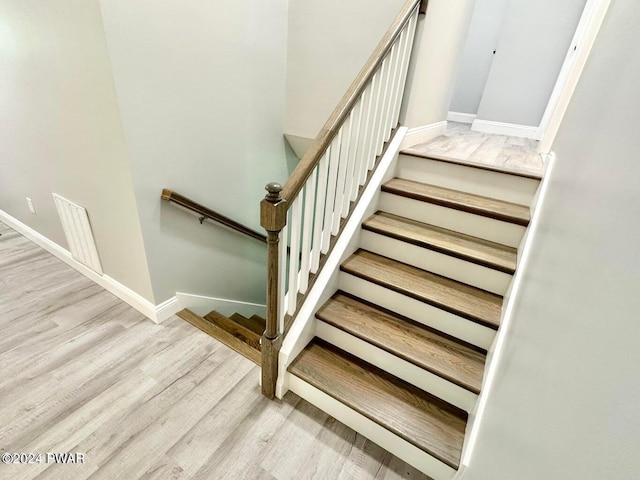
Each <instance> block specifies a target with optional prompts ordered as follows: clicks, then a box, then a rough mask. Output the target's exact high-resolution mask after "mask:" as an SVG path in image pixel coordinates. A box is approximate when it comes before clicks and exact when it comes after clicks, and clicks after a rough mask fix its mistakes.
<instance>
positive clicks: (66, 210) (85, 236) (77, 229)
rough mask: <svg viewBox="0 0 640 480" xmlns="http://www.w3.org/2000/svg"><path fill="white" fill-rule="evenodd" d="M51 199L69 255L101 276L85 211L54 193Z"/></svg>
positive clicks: (100, 268) (100, 267)
mask: <svg viewBox="0 0 640 480" xmlns="http://www.w3.org/2000/svg"><path fill="white" fill-rule="evenodd" d="M53 199H54V201H55V202H56V208H57V209H58V215H60V222H62V229H63V230H64V235H65V236H66V237H67V244H68V245H69V249H70V250H71V255H72V256H73V258H75V259H76V260H78V261H79V262H81V263H83V264H84V265H86V266H87V267H89V268H90V269H91V270H94V271H96V272H98V273H100V274H102V266H101V265H100V257H98V249H97V248H96V242H95V240H94V238H93V232H92V231H91V224H90V223H89V215H87V209H86V208H84V207H81V206H80V205H78V204H76V203H73V202H70V201H69V200H67V199H66V198H64V197H61V196H60V195H56V194H55V193H54V194H53Z"/></svg>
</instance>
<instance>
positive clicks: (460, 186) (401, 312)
mask: <svg viewBox="0 0 640 480" xmlns="http://www.w3.org/2000/svg"><path fill="white" fill-rule="evenodd" d="M426 6H427V1H426V0H407V1H406V3H405V5H404V6H403V7H402V9H401V11H400V12H399V14H398V16H397V17H396V19H395V20H394V21H393V22H392V24H391V26H390V27H389V29H388V30H387V32H386V33H385V35H384V37H383V38H382V40H381V41H380V43H379V44H378V46H377V47H376V49H375V50H374V52H373V53H372V55H371V57H370V58H369V60H368V61H367V62H366V63H365V65H364V66H363V68H362V69H361V71H360V72H359V73H358V75H357V76H356V78H355V79H354V81H353V82H352V84H351V86H350V87H349V89H348V90H347V92H346V93H345V95H344V96H343V98H342V99H341V100H340V102H339V103H338V105H337V106H336V107H335V108H334V110H333V112H332V114H331V116H330V117H329V119H328V120H327V122H326V123H325V125H324V126H323V127H322V129H321V130H320V132H319V134H318V136H317V137H316V139H315V140H314V141H313V143H312V145H311V146H310V147H309V149H308V150H307V152H306V153H305V155H304V156H303V158H302V159H301V160H300V162H299V164H298V165H297V166H296V168H295V169H294V171H293V173H292V174H291V176H290V177H289V179H287V181H286V182H285V184H284V185H280V184H279V183H277V182H272V183H269V184H267V186H266V190H267V195H266V196H265V198H264V199H263V200H262V201H261V203H260V224H261V226H262V227H263V228H264V229H265V230H266V232H267V235H266V237H264V236H262V234H260V233H258V232H254V231H252V230H251V229H248V228H246V227H244V226H242V225H239V224H237V222H234V221H231V220H230V219H228V218H226V217H222V216H221V215H219V214H217V213H216V212H213V211H210V210H208V209H204V208H201V207H200V206H197V205H194V204H193V202H192V201H189V199H187V198H186V197H183V196H180V195H175V194H174V193H173V192H170V191H167V192H163V198H166V199H170V200H172V201H174V202H175V203H177V204H178V205H180V206H184V207H189V206H190V205H191V210H192V211H194V212H197V213H198V214H199V215H201V217H200V218H201V220H202V219H204V218H210V219H212V220H214V221H217V222H220V223H222V224H224V225H226V226H229V227H230V228H234V229H235V230H237V231H238V232H241V233H244V234H246V235H250V236H252V237H253V238H256V240H260V241H264V242H265V243H266V245H267V265H266V267H267V268H266V270H267V272H266V280H267V285H266V287H267V288H266V290H267V292H266V293H267V295H266V320H265V319H262V318H258V317H252V318H245V317H241V316H239V315H237V314H236V315H232V316H231V317H225V316H223V315H220V314H219V313H217V312H211V313H209V314H207V315H205V316H204V317H200V316H198V315H196V314H194V313H193V312H190V311H189V310H183V311H182V312H180V313H179V315H180V316H181V317H182V318H184V319H185V320H187V321H189V322H191V323H192V324H193V325H195V326H196V327H198V328H200V329H201V330H203V331H205V332H207V333H208V334H210V335H212V336H214V337H215V338H217V339H219V340H221V341H222V342H223V343H225V344H226V345H228V346H229V347H231V348H233V349H235V350H236V351H238V352H239V353H241V354H243V355H245V356H246V357H248V358H250V359H252V360H253V361H254V362H256V363H258V364H260V365H261V374H262V377H261V378H262V384H261V388H262V393H263V394H264V395H265V396H267V397H269V398H273V397H274V396H278V397H282V396H283V395H285V394H286V393H287V391H289V390H291V391H293V392H294V393H296V394H298V395H299V396H301V397H302V398H304V399H306V400H307V401H309V402H310V403H312V404H314V405H316V406H317V407H318V408H320V409H322V410H324V411H325V412H327V413H328V414H330V415H332V416H333V417H335V418H336V419H338V420H339V421H341V422H342V423H344V424H346V425H348V426H350V427H351V428H353V429H354V430H355V431H357V432H359V433H360V434H362V435H364V436H365V437H367V438H369V439H370V440H372V441H374V442H376V443H377V444H379V445H380V446H382V447H383V448H385V449H387V450H388V451H389V452H391V453H392V454H394V455H396V456H397V457H399V458H401V459H402V460H404V461H406V462H407V463H409V464H411V465H413V466H414V467H416V468H417V469H419V470H420V471H422V472H424V473H425V474H427V475H429V476H430V477H432V478H433V479H435V480H450V479H452V478H453V477H454V476H455V474H456V472H457V471H458V469H459V468H460V466H461V459H462V453H463V447H464V442H465V436H466V435H467V431H468V429H469V420H470V416H469V414H470V413H471V412H473V411H474V408H475V406H476V403H477V402H478V397H479V395H481V393H482V387H483V380H484V374H485V367H486V364H487V361H488V355H487V353H488V352H489V351H490V350H491V347H492V344H493V342H494V340H495V338H496V333H497V331H498V329H499V328H500V323H501V321H502V315H503V303H504V297H505V295H506V294H507V293H508V291H509V288H510V285H511V284H512V277H513V275H514V274H515V273H516V270H517V266H518V248H519V247H520V245H521V243H522V241H523V238H524V235H525V232H526V229H527V227H528V225H529V220H530V207H531V206H532V205H533V204H534V201H535V197H536V194H537V191H538V188H539V184H540V178H539V177H536V176H534V175H529V174H523V173H517V172H514V171H509V170H508V169H503V168H499V167H487V166H482V165H478V164H474V163H470V162H465V161H460V160H456V159H452V158H446V157H437V156H428V157H427V156H422V155H420V154H419V153H417V152H416V151H415V150H410V149H409V150H405V151H402V152H400V146H401V144H402V142H403V140H404V138H405V135H406V134H407V131H408V129H407V128H406V127H403V126H401V125H400V124H399V121H400V110H401V105H402V102H403V94H404V86H405V83H406V78H407V74H408V71H409V64H410V59H411V55H412V46H413V40H414V35H415V32H416V28H417V25H418V22H419V21H420V20H419V18H420V15H421V14H423V13H425V10H426Z"/></svg>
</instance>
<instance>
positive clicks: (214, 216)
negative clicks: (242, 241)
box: [161, 188, 267, 243]
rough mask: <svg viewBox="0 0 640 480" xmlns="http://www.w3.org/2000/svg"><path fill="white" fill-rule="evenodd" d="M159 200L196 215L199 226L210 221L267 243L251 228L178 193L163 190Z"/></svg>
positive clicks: (263, 237)
mask: <svg viewBox="0 0 640 480" xmlns="http://www.w3.org/2000/svg"><path fill="white" fill-rule="evenodd" d="M161 198H162V200H165V201H167V202H171V203H175V204H176V205H179V206H180V207H182V208H184V209H186V210H189V211H190V212H193V213H195V214H196V215H198V220H200V223H201V224H202V223H203V222H204V221H205V220H211V221H212V222H216V223H219V224H221V225H224V226H225V227H228V228H230V229H232V230H235V231H236V232H239V233H242V234H244V235H247V236H248V237H252V238H255V239H256V240H259V241H261V242H263V243H267V237H265V236H264V235H263V234H261V233H260V232H256V231H255V230H253V229H252V228H249V227H247V226H246V225H243V224H242V223H240V222H236V221H235V220H233V219H231V218H229V217H226V216H224V215H222V214H221V213H218V212H216V211H215V210H211V209H210V208H207V207H205V206H204V205H201V204H199V203H198V202H196V201H194V200H191V199H190V198H188V197H185V196H184V195H180V194H179V193H176V192H174V191H173V190H169V189H168V188H163V189H162V196H161Z"/></svg>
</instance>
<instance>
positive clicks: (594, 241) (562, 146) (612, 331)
mask: <svg viewBox="0 0 640 480" xmlns="http://www.w3.org/2000/svg"><path fill="white" fill-rule="evenodd" d="M638 24H640V5H639V4H638V3H637V2H636V1H635V0H613V2H612V4H611V7H610V10H609V13H608V15H607V18H606V20H605V23H604V25H603V28H602V30H601V32H600V34H599V37H598V39H597V40H596V44H595V45H594V49H593V52H592V55H591V57H590V59H589V60H588V63H587V65H586V68H585V71H584V74H583V76H582V78H581V80H580V82H579V84H578V87H577V89H576V92H575V96H574V98H573V99H572V101H571V104H570V106H569V109H568V111H567V114H566V116H565V118H564V121H563V123H562V126H561V127H560V131H559V133H558V136H557V138H556V142H555V144H554V147H553V149H554V150H555V152H556V153H557V162H556V166H555V169H554V170H553V174H552V175H551V177H550V185H549V191H548V196H547V199H546V202H545V204H544V206H543V208H542V211H541V212H540V213H541V223H540V225H539V229H538V231H537V233H536V237H535V240H534V243H533V249H532V257H531V262H530V264H529V266H528V267H527V270H526V278H525V283H524V284H523V289H522V291H521V295H520V297H519V299H518V301H517V304H516V308H515V311H514V314H515V317H514V322H513V324H512V328H511V329H510V331H509V332H508V337H507V342H506V344H505V346H506V349H505V356H504V357H503V358H502V361H501V364H500V366H499V368H498V375H497V377H496V382H495V384H494V385H495V390H494V391H493V393H492V395H491V396H490V397H489V403H488V408H487V411H486V415H485V417H484V422H483V424H482V426H481V428H480V431H479V436H478V442H477V446H476V449H475V452H474V453H473V455H472V457H471V462H470V468H469V469H468V470H467V472H466V474H465V475H464V476H463V478H464V480H513V479H518V480H539V479H543V478H544V479H547V480H564V479H581V480H602V479H616V480H637V479H638V478H640V457H639V456H638V452H639V451H640V435H639V432H640V415H639V414H638V405H640V349H639V348H638V338H639V337H640V323H639V322H638V312H639V311H640V298H639V297H638V287H639V285H640V281H639V278H640V277H639V272H640V256H639V255H638V238H640V224H639V223H638V216H639V214H640V197H639V195H638V191H639V189H638V179H639V178H640V162H638V152H639V151H640V136H638V134H637V128H638V125H640V108H638V107H639V105H638V84H639V80H640V43H639V42H638V36H637V29H638Z"/></svg>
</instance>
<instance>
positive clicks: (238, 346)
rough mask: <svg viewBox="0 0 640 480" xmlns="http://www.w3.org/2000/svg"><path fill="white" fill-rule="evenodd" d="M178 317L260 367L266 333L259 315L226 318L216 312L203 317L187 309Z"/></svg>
mask: <svg viewBox="0 0 640 480" xmlns="http://www.w3.org/2000/svg"><path fill="white" fill-rule="evenodd" d="M177 315H178V316H179V317H180V318H182V319H183V320H186V321H187V322H189V323H191V324H192V325H193V326H195V327H197V328H199V329H200V330H202V331H203V332H205V333H206V334H207V335H210V336H212V337H213V338H215V339H217V340H219V341H220V342H222V343H224V344H225V345H226V346H227V347H229V348H231V349H233V350H235V351H236V352H238V353H239V354H241V355H243V356H245V357H246V358H248V359H249V360H251V361H252V362H254V363H256V364H257V365H260V337H262V333H263V332H264V327H265V319H264V318H262V317H260V316H258V315H253V316H251V317H249V318H247V317H243V316H242V315H240V314H239V313H234V314H233V315H231V316H229V317H226V316H224V315H222V314H221V313H218V312H216V311H215V310H213V311H211V312H209V313H207V314H206V315H205V316H204V317H201V316H200V315H197V314H195V313H193V312H192V311H191V310H189V309H187V308H185V309H184V310H181V311H180V312H178V313H177Z"/></svg>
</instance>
